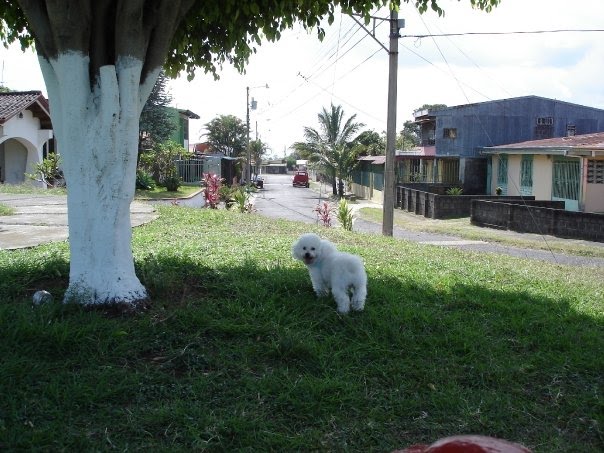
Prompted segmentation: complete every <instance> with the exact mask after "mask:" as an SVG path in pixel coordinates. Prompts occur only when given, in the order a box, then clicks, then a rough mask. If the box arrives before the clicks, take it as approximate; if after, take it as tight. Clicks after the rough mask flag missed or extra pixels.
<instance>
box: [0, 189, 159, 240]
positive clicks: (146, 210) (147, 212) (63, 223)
mask: <svg viewBox="0 0 604 453" xmlns="http://www.w3.org/2000/svg"><path fill="white" fill-rule="evenodd" d="M0 203H2V204H3V205H6V206H10V207H12V208H14V209H15V211H16V212H15V215H10V216H0V250H4V249H19V248H25V247H33V246H35V245H39V244H45V243H48V242H54V241H64V240H66V239H67V238H68V236H69V233H68V228H67V197H66V196H55V195H21V194H5V193H0ZM130 218H131V221H132V226H138V225H142V224H143V223H147V222H150V221H151V220H153V219H155V218H157V214H156V213H155V210H154V209H153V206H150V205H148V204H144V203H139V202H134V203H132V205H131V207H130Z"/></svg>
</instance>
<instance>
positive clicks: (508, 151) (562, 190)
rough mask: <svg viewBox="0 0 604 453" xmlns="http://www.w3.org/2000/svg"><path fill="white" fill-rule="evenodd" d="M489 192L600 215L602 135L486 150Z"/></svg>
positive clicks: (603, 183)
mask: <svg viewBox="0 0 604 453" xmlns="http://www.w3.org/2000/svg"><path fill="white" fill-rule="evenodd" d="M481 154H483V155H484V156H487V157H489V159H490V162H491V165H490V169H491V170H490V178H489V190H490V191H491V193H495V192H496V191H497V188H499V189H500V191H501V194H502V195H510V196H514V195H522V196H534V197H535V199H537V200H554V201H564V202H565V209H566V210H569V211H585V212H597V213H604V132H599V133H593V134H581V135H571V136H567V137H559V138H549V139H543V140H532V141H525V142H520V143H513V144H509V145H500V146H491V147H485V148H483V149H482V150H481Z"/></svg>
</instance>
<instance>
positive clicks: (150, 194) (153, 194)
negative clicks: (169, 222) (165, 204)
mask: <svg viewBox="0 0 604 453" xmlns="http://www.w3.org/2000/svg"><path fill="white" fill-rule="evenodd" d="M200 190H201V187H200V186H199V185H195V186H180V187H179V188H178V190H177V191H176V192H168V191H167V190H166V188H165V187H155V188H154V189H153V190H137V191H136V194H135V198H138V199H160V198H185V197H188V196H190V195H193V194H194V193H196V192H199V191H200Z"/></svg>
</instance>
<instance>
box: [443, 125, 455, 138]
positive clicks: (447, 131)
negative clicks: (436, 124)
mask: <svg viewBox="0 0 604 453" xmlns="http://www.w3.org/2000/svg"><path fill="white" fill-rule="evenodd" d="M443 138H457V129H456V128H448V127H446V128H444V129H443Z"/></svg>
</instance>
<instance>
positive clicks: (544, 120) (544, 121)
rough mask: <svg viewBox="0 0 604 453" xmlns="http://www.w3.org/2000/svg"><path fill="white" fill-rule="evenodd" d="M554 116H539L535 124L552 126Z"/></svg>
mask: <svg viewBox="0 0 604 453" xmlns="http://www.w3.org/2000/svg"><path fill="white" fill-rule="evenodd" d="M553 124H554V118H553V117H551V116H540V117H538V118H537V126H553Z"/></svg>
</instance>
